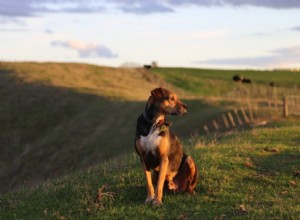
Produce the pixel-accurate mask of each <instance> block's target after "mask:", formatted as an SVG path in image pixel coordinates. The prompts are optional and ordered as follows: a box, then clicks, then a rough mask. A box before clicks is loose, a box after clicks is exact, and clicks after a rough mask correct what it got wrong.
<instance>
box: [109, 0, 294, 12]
mask: <svg viewBox="0 0 300 220" xmlns="http://www.w3.org/2000/svg"><path fill="white" fill-rule="evenodd" d="M106 2H107V3H110V4H111V3H114V4H115V5H118V6H119V7H118V8H119V9H121V10H122V11H123V12H126V13H138V14H150V13H155V12H159V13H162V12H174V11H175V9H176V8H178V7H187V6H198V7H212V6H215V7H244V6H254V7H264V8H272V9H292V8H300V1H298V0H164V1H162V0H106Z"/></svg>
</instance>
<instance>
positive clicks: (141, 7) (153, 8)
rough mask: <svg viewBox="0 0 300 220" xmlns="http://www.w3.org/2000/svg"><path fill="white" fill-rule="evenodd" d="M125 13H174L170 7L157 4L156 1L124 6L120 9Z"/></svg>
mask: <svg viewBox="0 0 300 220" xmlns="http://www.w3.org/2000/svg"><path fill="white" fill-rule="evenodd" d="M119 9H121V10H122V11H123V12H126V13H134V14H151V13H166V12H174V10H173V9H172V8H170V7H167V6H165V5H163V4H160V3H158V2H157V3H156V2H155V1H141V2H136V3H135V4H133V5H130V6H129V5H127V4H126V5H125V4H124V5H122V6H120V7H119Z"/></svg>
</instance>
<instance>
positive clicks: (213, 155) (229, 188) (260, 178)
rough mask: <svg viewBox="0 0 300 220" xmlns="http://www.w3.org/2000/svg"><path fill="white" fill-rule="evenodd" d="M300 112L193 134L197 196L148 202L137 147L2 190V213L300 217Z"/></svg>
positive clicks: (99, 216)
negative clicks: (243, 128)
mask: <svg viewBox="0 0 300 220" xmlns="http://www.w3.org/2000/svg"><path fill="white" fill-rule="evenodd" d="M299 134H300V124H299V119H297V121H293V122H291V123H290V122H281V123H280V125H279V124H277V125H275V124H273V125H272V126H270V127H268V128H263V129H254V130H251V131H247V132H242V133H235V134H232V135H229V136H220V137H217V138H215V137H211V138H207V137H206V138H204V137H201V136H197V137H193V138H192V139H190V142H189V143H190V144H189V146H188V147H185V150H186V151H187V152H189V154H191V155H192V156H193V158H194V159H195V162H196V164H197V165H198V167H199V173H200V176H199V182H198V187H197V189H196V191H197V194H196V195H195V196H189V195H188V194H178V195H173V194H172V193H167V192H166V193H165V194H164V198H163V202H164V206H163V207H162V208H160V209H153V208H151V206H147V205H144V199H145V197H146V189H145V180H144V175H143V173H142V169H141V167H140V163H139V160H138V158H137V156H136V154H133V155H131V156H126V157H121V158H119V159H118V160H112V161H108V162H106V163H104V164H103V165H99V166H95V167H92V168H89V169H87V170H84V171H82V172H76V173H73V174H71V175H68V176H66V177H64V178H60V179H58V180H55V181H47V182H45V183H43V184H41V185H39V186H38V187H36V188H34V189H31V190H28V189H24V190H21V191H19V192H16V193H10V194H6V195H3V196H0V203H1V205H0V218H1V219H12V218H16V219H28V218H30V219H53V218H54V219H123V218H128V219H150V218H151V219H223V218H226V219H227V218H229V219H297V218H298V217H299V216H300V206H299V204H300V203H299V202H300V201H299V194H300V188H299V184H300V182H299V167H300V164H299V161H300V157H299V144H300V142H299Z"/></svg>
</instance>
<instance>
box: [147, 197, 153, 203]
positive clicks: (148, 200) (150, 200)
mask: <svg viewBox="0 0 300 220" xmlns="http://www.w3.org/2000/svg"><path fill="white" fill-rule="evenodd" d="M153 200H154V196H153V197H147V199H146V200H145V204H148V203H150V202H152V201H153Z"/></svg>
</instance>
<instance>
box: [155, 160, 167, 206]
mask: <svg viewBox="0 0 300 220" xmlns="http://www.w3.org/2000/svg"><path fill="white" fill-rule="evenodd" d="M168 164H169V159H168V157H167V156H166V155H163V156H162V157H161V161H160V169H159V176H158V181H157V185H156V191H155V200H154V202H153V205H154V206H161V205H162V195H163V188H164V183H165V179H166V174H167V169H168Z"/></svg>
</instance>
